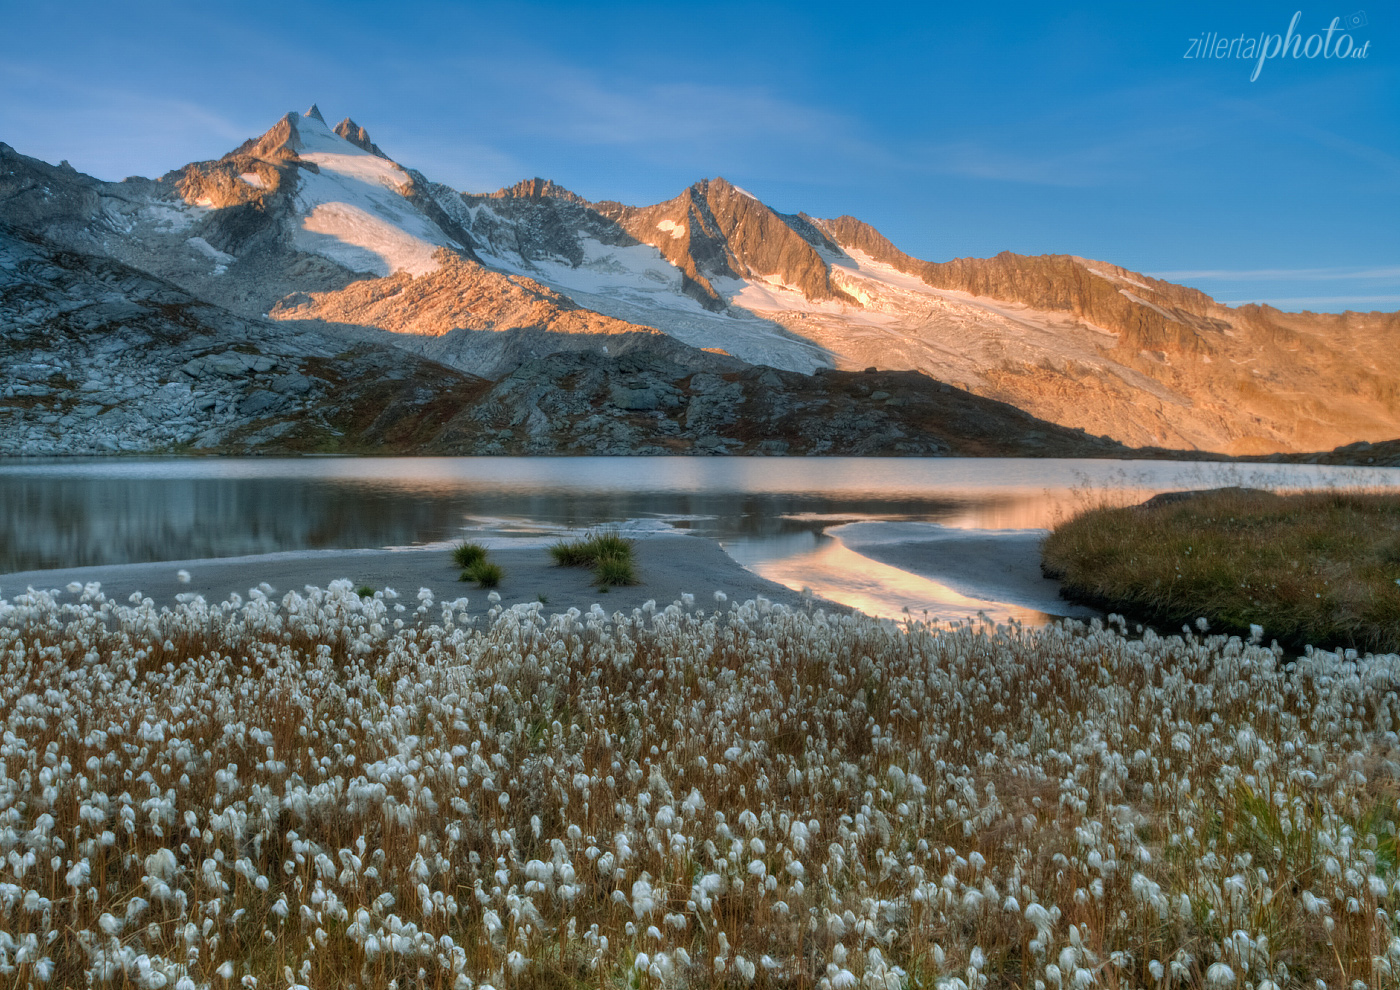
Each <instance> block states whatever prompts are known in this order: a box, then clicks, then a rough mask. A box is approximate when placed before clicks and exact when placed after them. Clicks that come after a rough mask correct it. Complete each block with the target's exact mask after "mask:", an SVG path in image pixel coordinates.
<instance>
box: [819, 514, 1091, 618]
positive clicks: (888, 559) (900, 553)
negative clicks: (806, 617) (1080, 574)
mask: <svg viewBox="0 0 1400 990" xmlns="http://www.w3.org/2000/svg"><path fill="white" fill-rule="evenodd" d="M827 532H828V534H829V535H830V536H834V537H836V538H837V539H839V540H840V541H841V542H842V543H843V544H845V545H846V546H847V547H848V548H849V549H851V550H853V551H855V552H856V553H858V554H861V555H862V556H865V557H869V558H871V559H872V560H878V561H879V562H880V563H882V564H888V565H890V566H891V567H897V568H899V569H900V570H903V571H908V572H910V573H912V574H918V575H920V576H922V577H926V578H929V579H930V580H932V581H937V582H938V583H939V584H942V585H945V586H947V587H948V588H951V589H952V590H954V591H956V592H957V593H959V594H961V595H965V596H967V597H968V598H974V599H980V600H983V601H987V602H996V603H1005V604H1008V605H1016V606H1020V607H1022V608H1026V609H1034V610H1035V611H1038V612H1043V613H1045V614H1046V615H1047V616H1069V617H1072V618H1091V617H1093V616H1097V615H1100V614H1101V613H1099V612H1096V611H1094V610H1093V609H1089V608H1085V607H1084V606H1082V605H1076V604H1074V603H1072V602H1068V601H1066V600H1065V599H1063V598H1061V597H1060V583H1059V582H1058V581H1052V580H1050V579H1049V578H1046V577H1045V576H1044V575H1042V574H1041V572H1040V543H1041V541H1042V540H1043V539H1044V538H1045V535H1046V534H1045V531H1044V530H1040V529H1022V530H977V529H954V528H951V527H944V526H937V525H934V524H932V523H893V522H879V523H864V522H861V523H848V524H847V525H845V526H837V527H833V528H832V529H830V530H828V531H827Z"/></svg>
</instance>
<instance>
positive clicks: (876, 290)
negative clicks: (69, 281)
mask: <svg viewBox="0 0 1400 990" xmlns="http://www.w3.org/2000/svg"><path fill="white" fill-rule="evenodd" d="M0 221H3V222H5V223H7V224H9V225H10V227H11V228H12V229H13V230H14V231H18V232H23V233H24V234H25V235H26V236H31V235H32V236H34V237H38V238H40V239H41V240H42V242H43V243H45V244H47V245H49V246H50V247H52V248H53V249H54V250H58V251H71V252H76V253H81V254H89V255H95V256H98V257H101V258H105V259H110V260H111V261H114V262H119V263H122V264H125V265H128V266H131V267H132V268H133V269H135V270H137V271H140V272H142V273H145V274H148V275H150V276H152V277H154V278H157V279H160V280H164V281H166V282H168V283H170V284H171V285H173V286H176V287H178V288H179V289H180V290H183V291H184V292H186V293H188V294H189V296H190V297H191V298H193V299H196V300H199V301H201V302H203V303H205V304H209V305H211V306H214V307H217V308H219V309H220V310H222V311H225V312H226V313H227V314H228V315H229V316H231V317H235V318H237V319H239V320H242V321H245V322H246V323H247V324H248V325H249V326H252V325H257V326H259V327H260V328H262V327H268V326H269V325H275V326H276V327H277V328H280V332H283V333H286V334H288V335H289V337H292V338H295V337H297V336H298V335H302V334H309V335H311V336H312V337H315V338H316V339H318V340H324V341H339V342H340V343H341V344H343V345H345V346H347V347H355V348H370V349H375V348H385V347H389V348H393V350H391V351H384V352H381V351H376V353H386V354H387V353H402V352H408V353H411V354H416V355H418V356H419V357H421V358H427V359H430V360H431V361H433V362H436V363H437V364H439V365H446V366H449V367H450V368H452V369H454V370H455V371H456V372H458V373H461V374H464V375H466V376H467V378H468V379H471V380H478V381H479V380H492V381H502V380H504V379H505V378H506V377H509V376H510V375H511V374H513V373H514V371H515V370H516V369H518V368H521V367H531V368H534V369H535V371H534V372H533V373H534V374H535V375H537V376H540V375H543V376H544V377H545V378H550V377H551V376H550V375H549V374H548V373H547V372H546V371H545V370H544V365H545V364H547V363H548V361H549V360H557V361H558V363H559V364H560V366H561V367H565V366H568V367H572V366H573V362H574V361H575V359H580V360H582V359H585V358H587V357H588V356H590V355H592V356H594V357H597V358H599V359H601V360H602V362H603V366H608V364H609V362H615V361H618V360H628V361H640V362H642V364H643V365H646V366H650V365H651V364H653V363H655V364H657V366H658V367H661V366H665V367H667V368H670V367H676V368H681V369H683V370H685V371H687V372H688V373H690V374H702V375H705V374H709V375H715V374H720V375H725V374H738V375H741V376H742V375H744V374H748V370H746V369H749V368H751V367H753V366H755V365H766V366H770V367H772V368H774V369H776V373H779V374H781V373H782V372H792V373H798V374H800V375H803V376H807V377H812V376H814V375H815V374H816V373H818V372H823V371H830V370H836V371H840V372H848V373H859V372H860V370H861V369H863V368H866V367H869V366H876V367H879V368H881V369H887V370H890V371H897V370H906V369H907V370H910V371H917V372H921V373H922V374H923V375H924V376H926V379H925V380H926V381H928V382H929V384H928V386H927V387H928V388H931V389H934V390H935V394H942V393H937V392H936V390H937V389H938V388H939V387H940V386H939V381H940V380H941V381H946V382H951V383H954V384H955V385H957V386H958V387H959V388H958V389H957V390H955V391H957V392H958V393H959V394H962V393H964V392H966V393H971V394H973V395H976V396H981V397H982V398H984V399H988V400H992V401H993V403H1005V404H1009V405H1011V406H1014V407H1016V408H1018V409H1021V410H1025V411H1027V412H1029V413H1031V414H1032V415H1034V416H1036V417H1038V418H1040V419H1043V420H1046V421H1049V422H1052V423H1057V424H1059V425H1060V426H1063V427H1066V428H1068V429H1069V430H1070V431H1071V435H1075V436H1081V437H1082V436H1084V435H1086V434H1087V435H1098V434H1103V435H1106V436H1111V437H1113V438H1115V439H1116V440H1118V441H1120V442H1122V443H1127V444H1131V445H1135V446H1152V447H1177V448H1184V449H1196V450H1199V451H1203V452H1225V453H1233V454H1267V453H1274V452H1284V453H1287V452H1297V451H1306V450H1319V449H1326V448H1329V447H1340V446H1343V445H1346V444H1354V443H1358V442H1367V441H1370V442H1378V441H1383V440H1387V439H1389V438H1392V437H1395V436H1397V435H1400V387H1397V384H1396V383H1397V382H1400V349H1397V348H1395V347H1394V343H1395V341H1396V338H1397V335H1400V314H1375V313H1373V314H1357V313H1347V314H1340V315H1332V314H1291V313H1281V312H1279V311H1277V310H1273V309H1271V308H1269V307H1240V308H1231V307H1226V306H1222V305H1220V304H1217V303H1215V302H1214V301H1213V300H1211V299H1210V298H1209V297H1208V296H1206V295H1204V294H1203V293H1200V292H1198V291H1196V290H1193V289H1189V288H1186V287H1183V286H1178V285H1173V284H1172V283H1168V282H1164V281H1161V280H1158V279H1153V278H1150V277H1148V276H1144V275H1140V274H1138V273H1135V272H1132V271H1129V270H1127V269H1124V268H1121V267H1118V266H1115V265H1110V264H1107V263H1103V262H1095V261H1090V260H1088V259H1084V258H1078V257H1074V256H1069V255H1047V256H1041V257H1035V258H1028V257H1023V256H1018V255H1013V254H1009V253H1003V254H1001V255H998V256H996V257H994V258H986V259H975V258H963V259H956V260H953V261H948V262H941V263H940V262H928V261H923V260H920V259H917V258H913V257H911V256H909V255H907V254H905V253H904V252H902V251H900V250H899V249H898V248H897V247H896V246H895V245H894V244H892V243H891V242H890V241H889V240H888V239H886V238H885V237H884V236H883V235H881V234H880V233H879V231H877V230H876V229H875V228H873V227H871V226H870V225H868V224H865V223H863V222H862V221H860V220H857V219H855V218H853V217H849V216H843V217H837V218H834V219H819V218H814V217H811V216H808V215H806V214H802V213H798V214H783V213H779V212H777V211H774V210H772V209H771V208H769V207H767V206H766V205H764V204H763V203H761V202H760V201H759V200H758V199H757V198H755V197H754V196H752V195H751V194H750V193H748V192H746V191H745V190H743V189H741V188H739V187H737V186H735V185H733V184H732V183H730V182H728V181H726V180H725V179H722V178H716V179H710V180H702V181H700V182H697V183H695V184H694V185H692V186H691V187H690V188H688V189H686V190H685V191H683V192H682V193H681V194H680V195H679V196H677V197H675V198H673V199H671V200H668V201H666V202H664V203H659V204H655V205H653V206H643V207H634V206H626V205H623V204H620V203H615V202H608V201H603V202H589V201H588V200H586V199H585V198H583V197H581V196H578V195H576V194H575V193H572V192H570V191H569V190H567V189H564V188H563V187H561V186H559V185H557V184H555V183H553V182H550V181H547V180H544V179H532V180H525V181H523V182H520V183H517V184H516V185H515V186H512V187H509V188H506V189H501V190H498V191H497V192H494V193H485V194H476V193H464V192H459V191H457V190H453V189H451V188H449V187H447V186H445V185H442V184H440V183H435V182H433V181H431V180H430V179H429V178H428V177H426V176H424V175H422V174H421V173H420V172H417V171H415V170H413V169H410V168H406V167H404V166H402V165H399V164H398V163H396V162H394V161H393V160H392V159H391V158H389V157H388V155H387V154H386V153H385V152H384V151H383V150H382V149H381V148H380V147H379V146H378V145H376V144H375V143H374V142H373V140H372V139H371V137H370V134H369V132H368V131H367V130H366V129H365V128H364V127H362V126H360V125H359V124H357V123H355V122H354V121H353V120H351V119H350V118H348V117H347V118H345V119H344V120H342V121H341V123H340V124H338V125H337V126H336V127H335V128H334V129H332V128H330V127H329V126H328V125H327V124H326V121H325V119H324V117H323V115H322V114H321V112H320V110H319V109H318V108H316V107H315V106H313V107H312V108H310V109H309V110H308V111H307V112H306V113H304V114H297V113H289V114H286V115H285V116H284V117H282V118H281V119H280V120H279V121H278V122H277V123H276V124H274V125H273V127H271V128H270V129H269V130H268V131H267V132H266V133H264V134H263V135H261V136H259V137H256V138H251V139H249V140H248V141H247V142H245V143H244V144H243V145H241V146H239V147H238V148H236V149H234V150H233V151H231V152H229V153H228V154H226V155H224V156H223V157H222V158H220V159H217V160H214V161H208V162H197V163H192V164H190V165H186V166H184V167H183V168H180V169H177V170H175V171H173V172H170V173H167V174H166V175H165V176H162V177H161V178H159V179H156V180H148V179H141V178H132V179H128V180H125V181H123V182H120V183H108V182H102V181H100V180H97V179H93V178H91V177H89V176H85V175H82V174H81V173H78V172H77V171H75V170H74V169H72V168H71V167H69V166H67V164H66V163H64V164H63V165H60V166H52V165H48V164H46V163H43V162H38V161H36V160H34V159H30V158H26V157H24V156H22V155H20V154H18V153H17V152H15V151H14V150H13V149H11V148H9V147H8V146H6V145H3V144H0ZM4 318H5V314H4V313H3V312H0V325H3V320H4ZM263 332H264V331H263V330H261V329H260V330H259V331H258V333H259V334H261V333H263ZM272 332H274V333H276V332H278V331H276V330H273V331H272ZM308 339H309V338H308ZM667 373H668V374H669V372H667ZM667 380H670V379H667ZM702 380H704V379H702ZM811 387H812V388H815V387H816V386H815V384H813V385H811ZM798 391H799V392H800V391H802V389H798ZM600 394H601V393H600ZM609 394H611V393H609ZM994 407H995V408H1000V407H996V406H989V407H987V408H994ZM750 408H756V407H750ZM814 421H815V420H814ZM901 428H902V427H901ZM692 439H695V438H692ZM472 442H474V443H475V442H476V441H472ZM892 442H894V441H892ZM877 446H878V444H877ZM726 449H727V448H726ZM882 449H883V448H882ZM891 449H893V448H891Z"/></svg>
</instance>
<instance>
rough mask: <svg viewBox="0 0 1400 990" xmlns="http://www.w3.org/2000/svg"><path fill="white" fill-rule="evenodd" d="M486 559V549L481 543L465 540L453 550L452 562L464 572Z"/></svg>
mask: <svg viewBox="0 0 1400 990" xmlns="http://www.w3.org/2000/svg"><path fill="white" fill-rule="evenodd" d="M485 559H486V548H485V547H484V546H482V545H481V544H480V543H473V542H472V541H470V540H464V541H463V542H461V543H459V544H457V545H456V546H455V547H453V548H452V562H453V563H454V564H456V565H457V566H458V567H460V568H462V569H463V570H465V569H466V568H468V567H471V566H472V564H475V563H476V562H477V561H479V560H485Z"/></svg>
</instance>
